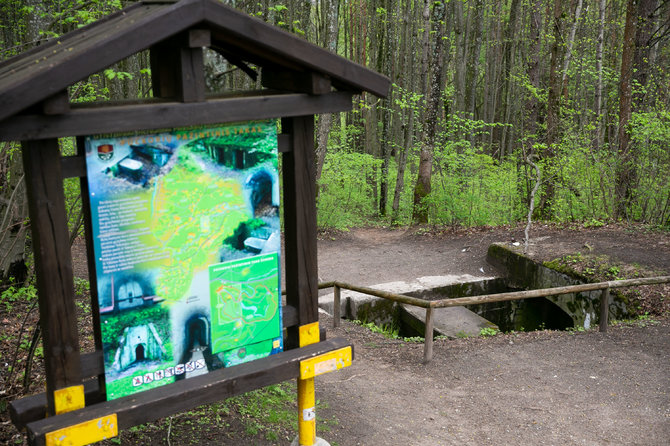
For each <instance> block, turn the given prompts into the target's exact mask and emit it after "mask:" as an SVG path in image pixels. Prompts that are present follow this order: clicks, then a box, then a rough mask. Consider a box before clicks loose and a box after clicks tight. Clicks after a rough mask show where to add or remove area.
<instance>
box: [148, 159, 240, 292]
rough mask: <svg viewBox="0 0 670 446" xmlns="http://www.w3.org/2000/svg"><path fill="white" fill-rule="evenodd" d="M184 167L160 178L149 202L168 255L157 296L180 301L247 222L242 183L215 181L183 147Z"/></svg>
mask: <svg viewBox="0 0 670 446" xmlns="http://www.w3.org/2000/svg"><path fill="white" fill-rule="evenodd" d="M179 157H180V163H179V164H177V165H176V166H175V167H174V168H173V169H172V170H171V171H170V173H169V174H167V175H165V176H164V177H162V178H159V179H158V181H157V182H156V184H155V189H154V192H153V197H152V200H151V207H152V217H153V218H152V221H153V224H152V226H153V230H154V235H155V237H156V238H157V239H158V242H159V243H160V245H161V247H162V248H163V249H165V250H167V251H168V252H169V253H170V256H169V257H168V258H167V260H166V261H165V264H164V265H162V266H163V272H162V274H161V275H160V277H159V278H158V283H157V285H158V286H157V288H158V289H157V294H158V295H160V296H163V297H165V298H166V299H168V300H173V301H174V300H177V299H181V298H182V297H183V296H184V293H186V291H187V290H188V287H189V285H190V283H191V279H192V277H193V273H194V271H196V270H198V269H203V268H205V267H206V266H207V265H209V264H212V263H216V262H217V261H218V260H219V259H218V258H217V257H216V255H217V254H218V249H219V247H221V246H222V243H223V240H224V239H225V238H226V237H228V236H230V235H231V234H232V233H233V232H234V231H235V228H237V227H238V225H239V224H240V223H241V222H243V221H245V220H246V219H247V218H248V217H247V216H246V214H245V203H244V199H243V195H242V192H241V185H240V183H239V181H235V180H233V179H230V178H222V177H217V176H214V175H212V174H210V173H208V172H206V171H204V170H203V169H201V168H200V167H199V166H198V164H197V155H196V154H194V153H192V152H191V151H190V150H189V149H188V148H186V147H182V149H181V151H180V153H179Z"/></svg>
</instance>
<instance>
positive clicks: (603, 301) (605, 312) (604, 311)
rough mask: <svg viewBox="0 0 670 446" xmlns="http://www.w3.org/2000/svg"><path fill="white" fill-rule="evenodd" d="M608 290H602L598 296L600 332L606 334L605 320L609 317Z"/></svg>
mask: <svg viewBox="0 0 670 446" xmlns="http://www.w3.org/2000/svg"><path fill="white" fill-rule="evenodd" d="M609 301H610V288H609V287H607V288H605V289H603V293H602V295H601V296H600V332H601V333H605V332H607V323H608V321H607V318H608V316H609Z"/></svg>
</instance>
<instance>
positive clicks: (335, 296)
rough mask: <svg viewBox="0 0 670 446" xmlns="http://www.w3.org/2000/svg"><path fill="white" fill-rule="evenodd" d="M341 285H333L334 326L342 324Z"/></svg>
mask: <svg viewBox="0 0 670 446" xmlns="http://www.w3.org/2000/svg"><path fill="white" fill-rule="evenodd" d="M340 294H341V291H340V287H339V285H335V286H334V287H333V327H339V326H340V317H341V316H340Z"/></svg>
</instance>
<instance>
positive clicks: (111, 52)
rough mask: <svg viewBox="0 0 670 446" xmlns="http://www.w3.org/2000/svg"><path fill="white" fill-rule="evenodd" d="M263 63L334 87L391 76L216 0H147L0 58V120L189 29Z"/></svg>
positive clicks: (381, 84)
mask: <svg viewBox="0 0 670 446" xmlns="http://www.w3.org/2000/svg"><path fill="white" fill-rule="evenodd" d="M194 27H197V28H205V29H209V30H210V33H211V45H212V46H213V47H217V48H219V49H221V50H222V51H223V52H224V53H225V54H227V55H228V56H230V57H233V58H237V59H239V60H243V61H248V62H251V63H254V64H256V65H259V66H262V67H272V68H275V69H276V68H280V69H287V70H290V71H291V72H311V73H317V74H319V75H322V76H325V77H327V78H329V79H330V80H331V82H332V85H333V86H334V87H335V88H337V89H340V90H346V91H353V92H362V91H367V92H370V93H373V94H375V95H377V96H381V97H385V96H386V95H387V93H388V89H389V86H390V81H389V80H388V78H386V77H385V76H382V75H380V74H378V73H376V72H374V71H372V70H369V69H367V68H365V67H363V66H361V65H359V64H356V63H353V62H351V61H349V60H347V59H344V58H342V57H340V56H337V55H335V54H332V53H330V52H328V51H326V50H324V49H323V48H320V47H318V46H316V45H313V44H311V43H309V42H307V41H305V40H304V39H302V38H300V37H297V36H295V35H293V34H290V33H288V32H285V31H283V30H281V29H278V28H277V27H275V26H272V25H270V24H267V23H265V22H263V21H261V20H258V19H256V18H254V17H251V16H249V15H248V14H245V13H243V12H240V11H237V10H234V9H232V8H230V7H228V6H226V5H224V4H222V3H220V2H218V1H216V0H181V1H175V0H145V1H143V2H140V3H136V4H133V5H131V6H129V7H127V8H125V9H123V10H122V11H119V12H116V13H114V14H111V15H109V16H107V17H105V18H103V19H102V20H99V21H97V22H95V23H92V24H90V25H88V26H85V27H83V28H80V29H78V30H76V31H73V32H70V33H68V34H65V35H63V36H61V37H59V38H56V39H52V40H51V41H49V42H48V43H45V44H43V45H41V46H38V47H36V48H34V49H32V50H30V51H27V52H25V53H23V54H20V55H18V56H16V57H14V58H11V59H9V60H6V61H4V62H2V63H0V121H2V120H4V119H6V118H8V117H11V116H13V115H15V114H17V113H19V112H21V111H22V110H25V109H26V108H28V107H31V106H33V105H35V104H37V103H39V102H41V101H44V100H46V99H48V98H50V97H51V96H53V95H55V94H57V93H59V92H61V91H63V90H65V89H66V88H67V87H68V86H70V85H72V84H74V83H75V82H78V81H80V80H82V79H85V78H86V77H88V76H89V75H91V74H94V73H97V72H99V71H101V70H103V69H105V68H107V67H109V66H111V65H113V64H114V63H116V62H118V61H120V60H123V59H125V58H126V57H129V56H131V55H133V54H135V53H137V52H139V51H142V50H145V49H148V48H150V47H152V46H153V45H155V44H157V43H159V42H161V41H164V40H166V39H168V38H170V37H172V36H175V35H177V34H179V33H180V32H183V31H185V30H188V29H192V28H194Z"/></svg>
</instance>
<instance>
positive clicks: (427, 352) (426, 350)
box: [423, 307, 433, 364]
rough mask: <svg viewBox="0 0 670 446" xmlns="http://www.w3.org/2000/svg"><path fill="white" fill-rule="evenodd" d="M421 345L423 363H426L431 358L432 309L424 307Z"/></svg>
mask: <svg viewBox="0 0 670 446" xmlns="http://www.w3.org/2000/svg"><path fill="white" fill-rule="evenodd" d="M424 336H425V340H424V347H423V363H424V364H427V363H429V362H430V361H432V360H433V309H432V308H430V307H428V308H426V331H425V332H424Z"/></svg>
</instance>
